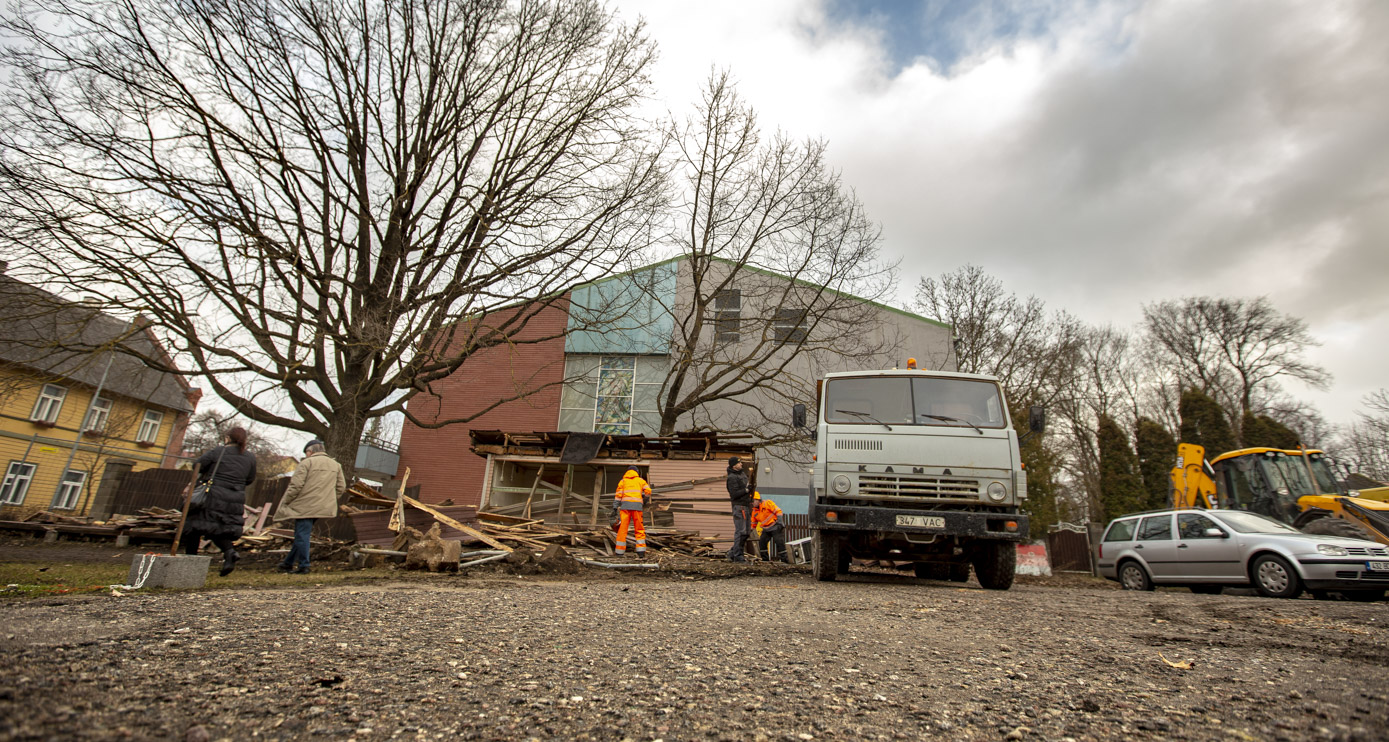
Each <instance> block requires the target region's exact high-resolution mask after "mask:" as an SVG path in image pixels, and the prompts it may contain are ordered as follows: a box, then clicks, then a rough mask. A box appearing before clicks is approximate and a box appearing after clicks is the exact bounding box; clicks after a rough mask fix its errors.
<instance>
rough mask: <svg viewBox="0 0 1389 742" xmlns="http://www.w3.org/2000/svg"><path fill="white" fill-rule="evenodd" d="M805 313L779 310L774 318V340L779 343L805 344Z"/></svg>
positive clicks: (796, 310)
mask: <svg viewBox="0 0 1389 742" xmlns="http://www.w3.org/2000/svg"><path fill="white" fill-rule="evenodd" d="M805 336H806V328H805V312H803V311H801V310H799V309H778V310H776V314H775V315H773V316H772V339H773V340H775V341H776V342H778V343H804V342H805Z"/></svg>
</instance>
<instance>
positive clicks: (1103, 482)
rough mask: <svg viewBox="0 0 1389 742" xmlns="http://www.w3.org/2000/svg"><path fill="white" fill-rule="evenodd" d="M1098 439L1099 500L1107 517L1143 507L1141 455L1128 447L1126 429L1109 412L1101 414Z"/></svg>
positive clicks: (1144, 494)
mask: <svg viewBox="0 0 1389 742" xmlns="http://www.w3.org/2000/svg"><path fill="white" fill-rule="evenodd" d="M1096 439H1097V443H1098V445H1099V449H1100V503H1101V505H1103V506H1104V516H1105V517H1106V518H1117V517H1119V516H1121V515H1127V514H1129V513H1136V512H1138V511H1140V510H1143V509H1144V506H1145V501H1146V499H1147V498H1146V493H1145V492H1144V490H1143V480H1142V479H1140V478H1139V474H1138V457H1137V456H1135V455H1134V453H1133V449H1132V448H1130V447H1129V438H1128V436H1127V435H1125V434H1124V429H1123V428H1121V427H1119V424H1118V423H1116V422H1114V420H1113V419H1112V418H1110V417H1109V416H1108V415H1101V416H1100V420H1099V429H1098V430H1097V431H1096Z"/></svg>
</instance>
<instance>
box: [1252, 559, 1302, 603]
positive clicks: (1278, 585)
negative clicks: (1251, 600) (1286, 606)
mask: <svg viewBox="0 0 1389 742" xmlns="http://www.w3.org/2000/svg"><path fill="white" fill-rule="evenodd" d="M1251 571H1253V573H1254V587H1255V588H1256V589H1258V591H1259V594H1260V595H1263V596H1264V597H1266V598H1296V597H1297V596H1299V595H1301V594H1302V578H1300V577H1298V576H1297V572H1296V571H1295V570H1294V569H1293V567H1292V565H1291V564H1288V562H1287V560H1286V559H1284V558H1283V557H1280V556H1274V555H1273V554H1265V555H1263V556H1261V557H1259V558H1258V559H1255V560H1254V566H1253V567H1252V570H1251Z"/></svg>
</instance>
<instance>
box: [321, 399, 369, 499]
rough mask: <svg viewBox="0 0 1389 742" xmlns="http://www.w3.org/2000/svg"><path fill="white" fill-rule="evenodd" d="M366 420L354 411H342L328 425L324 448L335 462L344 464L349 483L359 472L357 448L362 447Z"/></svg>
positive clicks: (343, 469) (343, 473) (343, 470)
mask: <svg viewBox="0 0 1389 742" xmlns="http://www.w3.org/2000/svg"><path fill="white" fill-rule="evenodd" d="M365 427H366V418H365V417H363V416H362V415H360V414H356V413H355V412H354V411H346V410H340V411H338V415H337V419H336V420H333V421H332V422H331V423H330V424H329V425H328V432H327V434H326V435H324V436H323V447H324V448H325V449H327V451H328V455H329V456H332V457H333V460H334V461H336V462H338V463H339V464H342V475H343V476H344V477H346V478H347V481H348V482H349V483H351V482H352V477H353V475H354V474H355V473H356V470H357V447H358V446H359V445H361V440H362V430H363V429H364V428H365Z"/></svg>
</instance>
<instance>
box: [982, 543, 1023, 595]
mask: <svg viewBox="0 0 1389 742" xmlns="http://www.w3.org/2000/svg"><path fill="white" fill-rule="evenodd" d="M971 561H973V562H974V574H975V576H976V577H978V578H979V584H980V585H981V586H982V587H983V588H984V589H985V590H1007V589H1008V588H1010V587H1012V586H1013V578H1014V577H1015V576H1017V573H1018V547H1016V546H1014V545H1013V542H1011V541H996V542H993V543H986V544H980V545H979V546H977V547H975V550H974V553H973V555H972V557H971Z"/></svg>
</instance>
